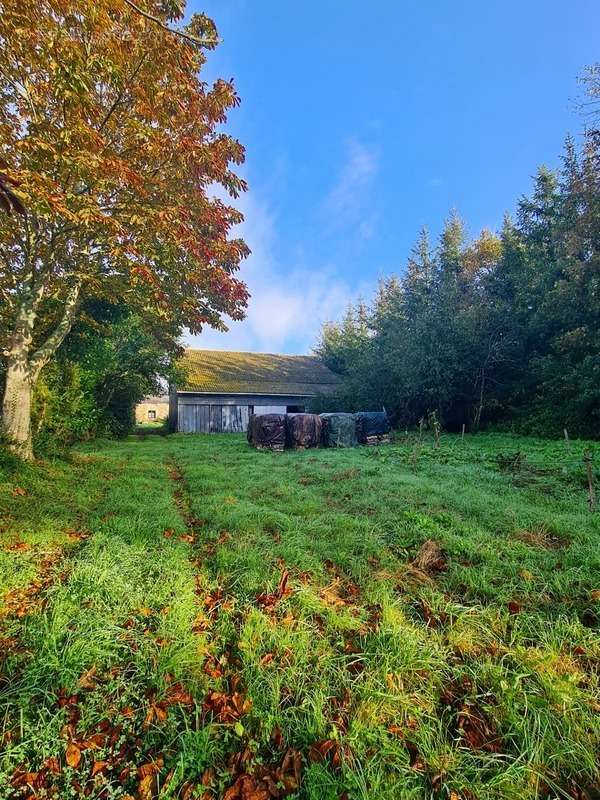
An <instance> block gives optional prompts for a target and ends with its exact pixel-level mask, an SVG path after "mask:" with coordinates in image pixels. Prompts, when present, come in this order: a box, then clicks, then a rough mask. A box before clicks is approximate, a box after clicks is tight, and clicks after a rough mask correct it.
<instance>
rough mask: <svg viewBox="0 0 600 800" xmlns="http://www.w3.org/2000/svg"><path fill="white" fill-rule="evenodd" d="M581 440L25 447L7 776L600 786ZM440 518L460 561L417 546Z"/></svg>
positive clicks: (243, 798)
mask: <svg viewBox="0 0 600 800" xmlns="http://www.w3.org/2000/svg"><path fill="white" fill-rule="evenodd" d="M584 447H589V448H591V449H592V450H593V449H594V445H593V444H591V443H583V442H572V443H571V445H570V447H569V448H567V447H566V445H565V443H563V442H549V441H542V440H537V439H525V438H517V437H511V436H505V435H493V434H488V435H484V434H480V435H477V436H467V437H465V440H464V441H461V439H460V437H452V436H444V437H442V443H441V447H440V448H439V449H437V450H436V449H434V448H433V446H432V443H431V442H430V441H425V442H424V443H423V444H422V445H421V446H419V444H418V443H417V442H416V440H415V439H414V438H412V437H407V438H406V439H404V440H400V441H398V443H397V444H395V445H392V446H387V447H384V446H382V447H379V448H360V449H355V450H317V451H302V452H289V451H288V452H285V453H277V454H271V453H265V452H257V451H254V450H252V449H250V448H249V447H248V446H247V445H246V443H245V441H244V440H243V438H242V437H241V436H232V435H210V436H171V437H165V438H163V437H155V436H151V437H148V438H147V439H143V440H134V439H132V440H130V441H126V442H119V443H107V442H104V443H97V444H96V445H88V446H85V447H82V448H79V450H78V451H77V452H74V453H73V454H72V458H71V459H70V460H69V461H55V462H50V463H45V464H38V465H34V466H31V467H26V468H20V467H17V466H15V465H14V464H13V465H11V463H10V462H7V465H6V470H5V474H4V477H3V479H2V480H1V481H0V510H1V518H0V647H1V648H2V651H3V652H2V651H0V750H1V752H0V798H7V800H8V798H17V797H23V798H33V797H58V798H79V797H93V798H98V799H102V800H104V798H106V800H112V799H113V798H127V796H130V797H139V798H140V800H145V798H152V797H160V798H165V799H166V798H181V799H182V800H192V798H203V800H204V798H206V800H208V798H215V800H216V799H217V798H221V797H223V796H224V794H225V792H227V790H228V788H230V787H232V786H233V787H234V788H233V789H231V790H230V791H229V794H228V795H226V796H227V798H228V800H247V798H251V800H267V798H268V797H270V796H272V797H276V796H282V797H283V796H287V797H296V798H307V799H310V800H338V798H344V797H345V798H348V800H350V799H352V800H358V799H359V798H360V800H366V799H367V798H369V800H371V798H372V799H373V800H375V798H377V800H380V799H382V800H387V799H389V800H392V799H393V800H397V798H402V799H403V798H407V799H409V798H414V799H415V800H417V798H419V799H420V798H430V797H431V798H451V800H474V799H475V798H477V800H486V799H487V798H490V800H491V799H492V798H506V800H509V798H510V800H513V798H517V799H519V798H522V799H523V800H529V799H530V798H531V799H532V798H569V797H573V798H586V797H589V798H593V797H596V796H597V794H595V792H596V793H597V792H598V791H599V790H600V776H599V772H598V766H597V752H598V746H599V744H600V721H599V720H600V713H599V712H600V696H599V680H598V677H599V676H598V665H599V663H600V641H599V638H598V620H599V617H600V606H599V599H600V594H599V593H598V590H600V547H599V540H600V513H595V514H592V513H590V511H589V509H588V506H587V489H586V487H587V484H586V479H585V471H584V467H583V461H582V458H583V450H584ZM595 449H596V453H595V456H596V463H597V462H598V459H599V458H600V451H599V448H598V446H597V445H596V446H595ZM517 452H520V454H521V455H520V456H518V457H517V456H516V455H515V454H516V453H517ZM427 540H433V541H434V542H436V543H437V544H438V545H439V547H440V548H441V550H442V553H443V562H444V563H443V564H441V565H439V566H442V567H443V568H442V569H441V570H431V571H429V572H426V571H423V570H420V569H417V568H416V567H415V566H414V565H413V564H412V561H413V559H414V558H415V556H416V555H417V553H418V552H419V549H420V547H421V545H422V544H423V543H424V542H425V541H427ZM282 577H283V579H284V583H285V579H286V577H287V584H286V585H285V587H284V586H283V584H282V587H281V588H282V589H283V588H284V591H280V592H279V594H278V586H279V585H280V582H281V581H282ZM2 604H3V605H4V610H1V606H2ZM69 762H70V763H69ZM93 772H95V773H96V774H95V775H93V774H92V773H93ZM298 777H299V778H300V782H299V786H296V783H297V780H298ZM244 782H245V783H244ZM243 785H245V787H246V789H245V792H246V793H244V791H243V790H242V786H243ZM269 787H271V789H270V792H271V793H270V794H269ZM251 791H254V794H251ZM261 792H262V794H261Z"/></svg>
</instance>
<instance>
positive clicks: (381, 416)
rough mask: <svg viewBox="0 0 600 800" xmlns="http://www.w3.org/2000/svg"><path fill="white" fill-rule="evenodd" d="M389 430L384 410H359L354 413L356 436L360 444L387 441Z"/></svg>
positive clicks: (390, 438)
mask: <svg viewBox="0 0 600 800" xmlns="http://www.w3.org/2000/svg"><path fill="white" fill-rule="evenodd" d="M391 430H392V426H391V425H390V421H389V419H388V415H387V414H386V413H385V411H359V412H358V413H357V414H356V438H357V439H358V441H359V442H360V443H361V444H384V443H389V442H391V440H392V437H391V436H390V432H391Z"/></svg>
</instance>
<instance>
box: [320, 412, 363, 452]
mask: <svg viewBox="0 0 600 800" xmlns="http://www.w3.org/2000/svg"><path fill="white" fill-rule="evenodd" d="M321 420H322V421H323V435H322V441H323V445H324V446H325V447H356V445H357V444H358V442H357V441H356V418H355V416H354V414H344V413H341V412H333V413H329V414H321Z"/></svg>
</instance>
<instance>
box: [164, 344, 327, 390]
mask: <svg viewBox="0 0 600 800" xmlns="http://www.w3.org/2000/svg"><path fill="white" fill-rule="evenodd" d="M178 364H179V366H180V367H181V368H182V369H183V374H184V375H185V380H183V381H182V382H180V384H179V385H178V386H177V389H178V390H179V391H184V392H211V393H212V392H214V393H215V394H280V395H298V396H303V397H308V396H314V395H317V394H328V393H331V392H332V391H333V390H334V389H335V387H336V386H337V385H338V384H339V383H340V378H339V376H338V375H336V374H335V373H333V372H332V371H331V370H330V369H328V368H327V367H326V366H325V364H324V363H323V362H322V361H321V360H320V359H318V358H316V357H315V356H284V355H274V354H272V353H237V352H228V351H223V350H186V351H185V353H184V355H183V356H182V357H181V358H180V359H179V361H178Z"/></svg>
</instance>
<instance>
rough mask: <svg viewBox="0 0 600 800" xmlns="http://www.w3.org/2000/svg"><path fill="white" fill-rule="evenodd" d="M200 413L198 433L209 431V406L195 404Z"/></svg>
mask: <svg viewBox="0 0 600 800" xmlns="http://www.w3.org/2000/svg"><path fill="white" fill-rule="evenodd" d="M197 408H198V413H199V415H200V424H199V426H198V432H199V433H210V406H197Z"/></svg>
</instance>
